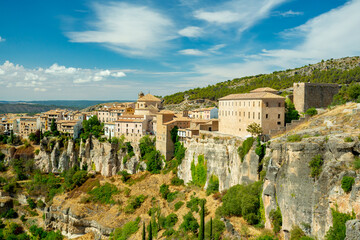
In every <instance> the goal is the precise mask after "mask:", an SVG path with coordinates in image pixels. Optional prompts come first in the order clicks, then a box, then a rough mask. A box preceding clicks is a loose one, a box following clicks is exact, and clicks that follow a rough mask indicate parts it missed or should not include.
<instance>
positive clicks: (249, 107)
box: [219, 88, 285, 138]
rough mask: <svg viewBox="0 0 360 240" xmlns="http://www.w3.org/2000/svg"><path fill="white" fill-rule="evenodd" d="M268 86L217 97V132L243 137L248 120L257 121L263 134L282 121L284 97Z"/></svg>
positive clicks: (249, 121)
mask: <svg viewBox="0 0 360 240" xmlns="http://www.w3.org/2000/svg"><path fill="white" fill-rule="evenodd" d="M274 92H277V91H276V90H274V89H271V88H263V89H260V90H259V89H255V90H253V91H251V92H250V93H244V94H231V95H228V96H226V97H223V98H220V99H219V132H220V133H225V134H230V135H234V136H239V137H242V138H245V137H247V136H249V135H250V133H249V132H247V131H246V129H247V127H248V125H249V124H251V123H254V122H255V123H258V124H259V125H260V126H261V127H262V129H263V133H264V134H269V132H270V130H272V129H278V128H279V127H281V126H284V124H285V98H284V97H281V96H279V95H276V94H274Z"/></svg>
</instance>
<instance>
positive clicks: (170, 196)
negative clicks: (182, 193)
mask: <svg viewBox="0 0 360 240" xmlns="http://www.w3.org/2000/svg"><path fill="white" fill-rule="evenodd" d="M178 193H179V192H178V191H175V192H171V193H169V194H168V195H167V199H166V200H167V201H168V202H172V201H174V200H175V199H176V198H177V194H178Z"/></svg>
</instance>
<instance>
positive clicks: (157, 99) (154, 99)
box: [138, 93, 161, 102]
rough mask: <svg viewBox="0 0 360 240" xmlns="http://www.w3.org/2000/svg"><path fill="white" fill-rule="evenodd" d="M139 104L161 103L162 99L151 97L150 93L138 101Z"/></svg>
mask: <svg viewBox="0 0 360 240" xmlns="http://www.w3.org/2000/svg"><path fill="white" fill-rule="evenodd" d="M138 102H161V99H159V98H157V97H155V96H154V95H151V94H150V93H148V94H146V95H145V96H143V97H141V98H139V99H138Z"/></svg>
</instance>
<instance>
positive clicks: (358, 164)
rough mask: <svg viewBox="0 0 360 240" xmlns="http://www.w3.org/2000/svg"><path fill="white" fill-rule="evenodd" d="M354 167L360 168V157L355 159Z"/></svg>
mask: <svg viewBox="0 0 360 240" xmlns="http://www.w3.org/2000/svg"><path fill="white" fill-rule="evenodd" d="M354 168H355V169H356V170H357V169H360V157H355V159H354Z"/></svg>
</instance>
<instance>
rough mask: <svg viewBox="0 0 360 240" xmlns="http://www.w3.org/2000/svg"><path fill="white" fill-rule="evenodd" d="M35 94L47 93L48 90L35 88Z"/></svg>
mask: <svg viewBox="0 0 360 240" xmlns="http://www.w3.org/2000/svg"><path fill="white" fill-rule="evenodd" d="M34 91H35V92H46V91H47V89H46V88H34Z"/></svg>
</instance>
